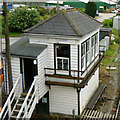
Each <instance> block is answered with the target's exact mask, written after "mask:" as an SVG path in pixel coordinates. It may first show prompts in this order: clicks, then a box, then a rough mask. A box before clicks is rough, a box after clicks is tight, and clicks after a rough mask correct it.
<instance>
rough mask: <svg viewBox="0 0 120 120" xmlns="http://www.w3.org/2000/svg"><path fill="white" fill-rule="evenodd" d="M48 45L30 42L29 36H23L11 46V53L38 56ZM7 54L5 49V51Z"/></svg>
mask: <svg viewBox="0 0 120 120" xmlns="http://www.w3.org/2000/svg"><path fill="white" fill-rule="evenodd" d="M46 47H47V45H42V44H33V43H29V38H28V37H22V38H21V39H19V40H18V41H17V42H15V43H13V44H12V45H11V46H10V53H11V55H14V56H19V57H22V58H37V56H38V55H39V54H40V53H42V51H43V50H45V49H46ZM3 54H5V51H3Z"/></svg>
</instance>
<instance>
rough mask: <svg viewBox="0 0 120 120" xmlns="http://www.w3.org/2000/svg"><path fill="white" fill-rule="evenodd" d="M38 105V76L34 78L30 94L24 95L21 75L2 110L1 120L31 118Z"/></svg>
mask: <svg viewBox="0 0 120 120" xmlns="http://www.w3.org/2000/svg"><path fill="white" fill-rule="evenodd" d="M42 96H43V95H42ZM42 96H41V97H42ZM37 103H38V83H37V76H36V77H34V81H33V83H32V85H31V87H30V89H29V91H28V93H23V90H22V75H20V76H19V77H18V79H17V81H16V83H15V84H14V87H13V89H12V90H11V92H10V94H9V96H8V98H7V100H6V102H5V104H4V106H3V108H2V111H1V113H0V119H24V118H31V116H32V113H33V111H34V109H35V106H36V104H37Z"/></svg>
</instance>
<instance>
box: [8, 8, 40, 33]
mask: <svg viewBox="0 0 120 120" xmlns="http://www.w3.org/2000/svg"><path fill="white" fill-rule="evenodd" d="M39 21H40V15H39V13H38V12H37V10H36V9H30V8H29V9H28V8H26V7H22V8H17V9H15V10H14V11H12V12H11V13H9V15H8V24H9V29H10V31H12V32H22V31H23V30H25V29H27V28H30V27H31V26H33V25H35V24H37V23H38V22H39Z"/></svg>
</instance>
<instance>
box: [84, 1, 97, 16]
mask: <svg viewBox="0 0 120 120" xmlns="http://www.w3.org/2000/svg"><path fill="white" fill-rule="evenodd" d="M96 10H97V6H96V4H95V3H94V2H88V3H87V4H86V14H88V15H89V16H91V17H93V18H94V17H95V15H96Z"/></svg>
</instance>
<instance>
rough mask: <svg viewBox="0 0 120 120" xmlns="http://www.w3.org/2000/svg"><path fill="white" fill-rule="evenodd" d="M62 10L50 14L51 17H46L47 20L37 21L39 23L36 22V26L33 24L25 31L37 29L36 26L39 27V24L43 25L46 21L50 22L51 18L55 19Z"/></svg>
mask: <svg viewBox="0 0 120 120" xmlns="http://www.w3.org/2000/svg"><path fill="white" fill-rule="evenodd" d="M60 13H61V12H58V13H56V14H55V15H53V16H50V17H49V18H47V19H45V20H43V21H42V22H39V23H37V24H35V25H34V26H32V27H30V28H28V29H26V30H24V31H23V32H25V33H26V32H29V31H30V30H33V29H35V28H36V27H38V26H39V25H42V24H44V23H46V22H48V21H49V20H51V19H53V18H54V17H56V16H57V15H59V14H60Z"/></svg>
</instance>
